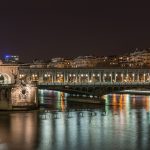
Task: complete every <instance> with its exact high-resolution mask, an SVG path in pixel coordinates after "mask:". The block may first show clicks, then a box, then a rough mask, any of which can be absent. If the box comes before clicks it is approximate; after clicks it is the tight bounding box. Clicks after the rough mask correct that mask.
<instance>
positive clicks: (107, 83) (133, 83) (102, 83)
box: [38, 82, 150, 86]
mask: <svg viewBox="0 0 150 150" xmlns="http://www.w3.org/2000/svg"><path fill="white" fill-rule="evenodd" d="M38 85H43V86H44V85H47V86H48V85H51V86H54V85H57V86H61V85H62V86H63V85H64V86H69V85H70V86H73V85H91V86H92V85H93V86H94V85H114V86H117V85H150V82H95V83H76V82H75V83H58V82H53V83H38Z"/></svg>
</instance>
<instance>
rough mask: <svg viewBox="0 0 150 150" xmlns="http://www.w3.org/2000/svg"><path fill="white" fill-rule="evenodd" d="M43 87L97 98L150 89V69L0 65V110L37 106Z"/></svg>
mask: <svg viewBox="0 0 150 150" xmlns="http://www.w3.org/2000/svg"><path fill="white" fill-rule="evenodd" d="M40 88H42V89H44V88H45V89H51V90H57V91H64V92H67V93H70V94H75V95H83V94H84V95H87V96H89V95H92V96H96V97H100V96H102V95H104V94H108V93H112V92H116V91H121V90H128V89H137V88H138V89H142V88H144V89H149V88H150V70H149V69H96V68H95V69H79V68H74V69H73V68H67V69H56V68H55V69H54V68H44V67H31V66H30V65H26V66H25V65H16V66H15V65H0V109H13V108H14V107H15V108H17V107H18V106H19V107H24V106H27V107H32V108H33V107H37V106H38V99H37V89H40Z"/></svg>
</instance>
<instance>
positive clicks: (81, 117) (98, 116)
mask: <svg viewBox="0 0 150 150" xmlns="http://www.w3.org/2000/svg"><path fill="white" fill-rule="evenodd" d="M41 93H42V91H41ZM43 93H44V92H43ZM45 93H46V94H45V97H41V104H42V106H44V105H45V106H46V108H47V107H48V110H49V111H47V109H46V110H43V109H42V110H38V111H31V112H13V113H9V112H0V150H9V149H11V150H20V149H22V150H51V149H52V150H53V149H55V150H77V149H86V150H91V149H95V150H97V149H103V150H108V149H111V150H116V149H121V150H124V149H127V150H130V149H131V150H135V149H136V150H138V149H140V150H141V149H143V150H147V149H149V148H150V143H149V139H150V96H144V95H143V96H138V95H129V94H122V95H119V94H113V95H105V96H104V98H105V99H106V100H105V102H106V105H105V106H101V107H100V106H99V108H96V109H88V110H85V109H84V110H82V109H80V110H79V109H78V110H75V109H71V110H70V111H68V110H69V106H68V105H67V102H66V95H65V94H64V93H56V92H53V93H51V92H47V91H46V92H45ZM44 103H45V104H44ZM53 108H54V109H53ZM66 109H67V111H66ZM52 110H53V111H52ZM54 110H55V111H54ZM58 110H59V111H58Z"/></svg>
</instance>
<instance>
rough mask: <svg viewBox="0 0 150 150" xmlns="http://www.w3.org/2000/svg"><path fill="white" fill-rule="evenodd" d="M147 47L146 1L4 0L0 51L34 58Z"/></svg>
mask: <svg viewBox="0 0 150 150" xmlns="http://www.w3.org/2000/svg"><path fill="white" fill-rule="evenodd" d="M149 47H150V4H148V3H138V2H136V3H131V2H129V3H127V2H126V3H123V1H112V2H111V3H110V2H109V1H107V2H100V1H99V2H95V1H88V0H86V1H74V0H70V1H63V0H59V1H57V0H53V1H52V0H40V1H39V0H35V1H32V0H29V1H27V0H26V1H25V0H19V1H15V0H4V1H3V2H0V56H1V57H2V56H3V55H4V54H8V53H10V54H17V55H19V56H20V58H21V60H22V61H32V60H33V59H35V58H38V59H48V58H52V57H77V56H80V55H95V56H102V55H114V54H124V53H127V52H130V51H131V50H134V49H135V48H149Z"/></svg>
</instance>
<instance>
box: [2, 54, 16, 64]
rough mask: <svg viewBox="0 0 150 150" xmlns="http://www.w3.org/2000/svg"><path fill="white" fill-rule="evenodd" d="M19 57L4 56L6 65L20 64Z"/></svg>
mask: <svg viewBox="0 0 150 150" xmlns="http://www.w3.org/2000/svg"><path fill="white" fill-rule="evenodd" d="M18 62H19V56H18V55H5V56H4V63H18Z"/></svg>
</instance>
